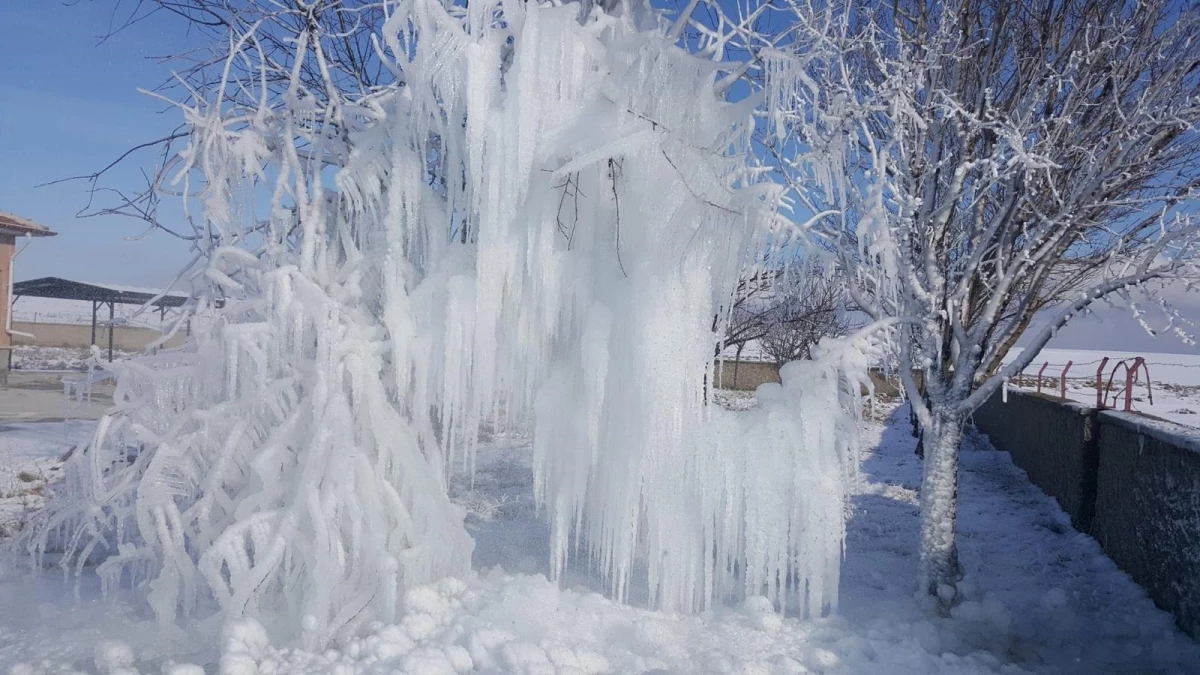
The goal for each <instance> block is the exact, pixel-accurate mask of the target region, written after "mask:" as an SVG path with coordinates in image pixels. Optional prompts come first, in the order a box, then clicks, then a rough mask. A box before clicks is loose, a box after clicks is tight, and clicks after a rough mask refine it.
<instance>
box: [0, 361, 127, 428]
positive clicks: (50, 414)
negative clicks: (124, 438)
mask: <svg viewBox="0 0 1200 675" xmlns="http://www.w3.org/2000/svg"><path fill="white" fill-rule="evenodd" d="M84 377H85V375H84V373H73V372H38V371H32V372H28V371H19V370H17V371H10V372H8V373H6V374H5V373H0V425H2V424H6V423H13V422H58V421H62V420H64V419H99V418H100V417H101V415H103V414H104V411H105V410H107V409H108V407H109V406H111V405H112V402H113V398H112V392H113V383H112V382H97V383H95V384H93V386H92V391H91V395H90V396H88V397H85V400H82V401H80V400H76V399H74V398H72V399H71V400H68V399H67V397H66V395H65V394H64V393H63V392H64V388H63V386H64V385H63V380H64V379H71V380H82V379H83V378H84Z"/></svg>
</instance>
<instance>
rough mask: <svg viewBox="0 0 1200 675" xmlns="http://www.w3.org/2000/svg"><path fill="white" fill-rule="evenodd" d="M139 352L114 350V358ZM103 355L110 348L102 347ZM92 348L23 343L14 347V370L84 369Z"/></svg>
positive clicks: (129, 356) (125, 357)
mask: <svg viewBox="0 0 1200 675" xmlns="http://www.w3.org/2000/svg"><path fill="white" fill-rule="evenodd" d="M137 354H138V352H130V351H124V350H121V349H114V350H113V360H115V361H124V360H126V359H129V358H132V357H134V356H136V355H137ZM101 356H102V357H103V358H105V359H107V358H108V350H106V349H101ZM90 359H91V350H90V349H88V348H87V347H79V348H73V347H35V346H31V345H21V346H17V347H13V348H12V367H13V370H40V371H66V370H72V371H84V370H87V368H88V361H89V360H90Z"/></svg>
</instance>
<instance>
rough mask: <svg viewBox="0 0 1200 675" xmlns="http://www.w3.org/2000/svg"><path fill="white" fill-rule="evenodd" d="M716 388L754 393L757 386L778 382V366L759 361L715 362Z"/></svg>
mask: <svg viewBox="0 0 1200 675" xmlns="http://www.w3.org/2000/svg"><path fill="white" fill-rule="evenodd" d="M716 380H717V388H718V389H737V390H739V391H754V390H755V389H758V385H760V384H764V383H767V382H779V381H780V380H779V366H777V365H775V364H774V363H765V362H761V361H717V374H716Z"/></svg>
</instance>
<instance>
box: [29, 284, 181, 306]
mask: <svg viewBox="0 0 1200 675" xmlns="http://www.w3.org/2000/svg"><path fill="white" fill-rule="evenodd" d="M12 294H13V296H28V297H32V298H60V299H63V300H91V301H93V302H113V303H117V304H122V305H144V304H146V303H150V305H151V306H153V307H179V306H181V305H183V304H185V303H186V302H187V301H188V299H189V297H190V296H189V295H188V294H187V293H179V292H164V291H158V290H154V289H152V288H134V287H131V286H117V285H115V284H92V283H87V282H84V281H72V280H70V279H60V278H58V277H42V278H41V279H30V280H29V281H18V282H17V283H15V284H13V288H12ZM159 296H161V297H159ZM155 298H158V299H157V300H155ZM151 300H154V302H150V301H151Z"/></svg>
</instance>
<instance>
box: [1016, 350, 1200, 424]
mask: <svg viewBox="0 0 1200 675" xmlns="http://www.w3.org/2000/svg"><path fill="white" fill-rule="evenodd" d="M1019 352H1020V350H1019V349H1014V350H1013V351H1012V352H1011V353H1010V354H1009V355H1008V358H1007V359H1006V361H1011V360H1012V359H1014V358H1016V356H1017V354H1018V353H1019ZM1138 356H1141V357H1143V358H1144V359H1146V366H1147V369H1148V370H1149V373H1150V385H1151V389H1150V392H1151V393H1152V394H1153V399H1154V400H1153V402H1151V400H1150V396H1149V395H1147V388H1146V378H1145V375H1144V373H1142V372H1139V374H1138V375H1139V379H1138V381H1137V382H1136V383H1135V384H1134V388H1133V409H1134V410H1136V411H1138V412H1143V413H1146V414H1148V415H1154V416H1156V417H1161V418H1163V419H1166V420H1170V421H1172V422H1177V423H1179V424H1186V425H1189V426H1194V427H1200V353H1197V354H1155V353H1142V352H1115V351H1098V350H1084V349H1043V350H1042V352H1041V353H1040V354H1038V357H1037V358H1036V359H1034V362H1033V364H1032V365H1030V366H1029V367H1028V368H1026V369H1025V378H1024V388H1026V389H1034V388H1036V386H1037V374H1038V370H1040V369H1041V368H1042V365H1043V364H1046V363H1049V365H1048V366H1046V370H1045V372H1044V373H1043V374H1042V391H1043V392H1045V393H1049V394H1052V395H1058V393H1059V376H1060V375H1061V374H1062V372H1063V368H1064V367H1065V366H1066V364H1067V363H1068V362H1073V363H1072V365H1071V369H1070V371H1068V373H1067V398H1070V399H1072V400H1075V401H1079V402H1081V403H1086V404H1088V405H1095V404H1096V368H1097V367H1098V366H1099V365H1100V363H1101V361H1102V359H1104V357H1108V358H1109V361H1108V363H1107V364H1106V366H1105V369H1104V378H1103V380H1104V382H1105V386H1106V388H1107V383H1108V381H1109V377H1110V376H1111V375H1112V373H1113V369H1114V367H1115V366H1116V364H1117V362H1119V361H1121V360H1123V359H1124V360H1126V361H1127V362H1128V363H1129V364H1130V365H1132V364H1133V359H1135V358H1137V357H1138ZM1012 385H1013V386H1016V385H1017V381H1016V379H1015V378H1014V379H1013V380H1012ZM1124 390H1125V372H1124V370H1121V371H1120V372H1118V373H1117V376H1116V377H1115V378H1113V379H1112V387H1111V390H1110V391H1109V393H1108V405H1110V406H1115V407H1118V408H1121V407H1123V406H1124V404H1125V396H1124ZM1114 395H1116V403H1115V404H1114V402H1113V401H1114Z"/></svg>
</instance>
